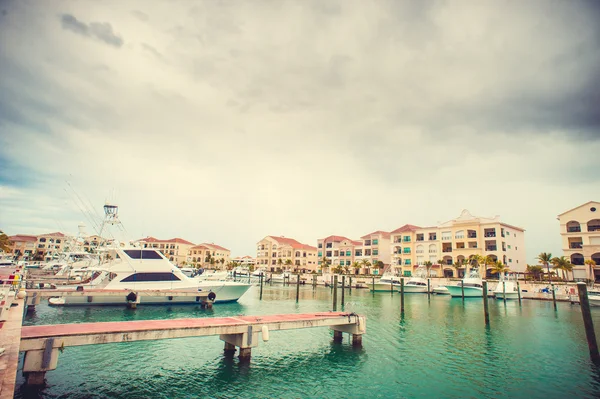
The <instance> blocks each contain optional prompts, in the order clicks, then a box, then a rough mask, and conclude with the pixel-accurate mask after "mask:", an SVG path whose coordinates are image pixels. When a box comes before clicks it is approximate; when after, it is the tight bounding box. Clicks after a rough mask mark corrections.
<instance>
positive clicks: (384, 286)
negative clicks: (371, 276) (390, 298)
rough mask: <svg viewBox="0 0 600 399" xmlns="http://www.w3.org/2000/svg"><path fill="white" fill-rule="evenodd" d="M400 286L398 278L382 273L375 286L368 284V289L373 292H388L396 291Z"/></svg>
mask: <svg viewBox="0 0 600 399" xmlns="http://www.w3.org/2000/svg"><path fill="white" fill-rule="evenodd" d="M399 286H400V276H396V275H394V274H392V273H383V275H382V276H381V279H380V280H379V281H377V282H375V284H370V285H369V288H370V290H371V291H375V292H386V291H387V292H390V291H396V290H398V287H399Z"/></svg>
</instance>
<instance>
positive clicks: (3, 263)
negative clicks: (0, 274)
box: [0, 253, 15, 267]
mask: <svg viewBox="0 0 600 399" xmlns="http://www.w3.org/2000/svg"><path fill="white" fill-rule="evenodd" d="M14 265H15V262H14V256H13V255H12V254H4V253H0V267H11V266H14Z"/></svg>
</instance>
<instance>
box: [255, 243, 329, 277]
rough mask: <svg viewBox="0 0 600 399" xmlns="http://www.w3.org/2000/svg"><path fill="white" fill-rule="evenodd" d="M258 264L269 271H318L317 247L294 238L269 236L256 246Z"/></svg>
mask: <svg viewBox="0 0 600 399" xmlns="http://www.w3.org/2000/svg"><path fill="white" fill-rule="evenodd" d="M256 266H257V267H264V268H266V269H267V270H268V271H272V272H274V271H277V269H279V270H289V271H297V270H300V271H302V272H303V273H304V272H307V271H308V272H310V271H316V270H317V267H318V257H317V248H316V247H313V246H310V245H307V244H302V243H300V242H298V241H296V240H294V239H293V238H285V237H275V236H267V237H265V238H263V239H262V240H260V241H259V242H258V244H257V248H256Z"/></svg>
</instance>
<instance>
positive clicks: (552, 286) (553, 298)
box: [550, 284, 587, 311]
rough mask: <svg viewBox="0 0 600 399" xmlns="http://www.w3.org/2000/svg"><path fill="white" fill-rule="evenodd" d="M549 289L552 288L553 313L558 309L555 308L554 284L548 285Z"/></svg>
mask: <svg viewBox="0 0 600 399" xmlns="http://www.w3.org/2000/svg"><path fill="white" fill-rule="evenodd" d="M550 287H551V288H552V302H553V303H554V311H557V310H558V308H557V307H556V292H555V291H554V284H550ZM586 292H587V291H586Z"/></svg>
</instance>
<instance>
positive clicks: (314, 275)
mask: <svg viewBox="0 0 600 399" xmlns="http://www.w3.org/2000/svg"><path fill="white" fill-rule="evenodd" d="M312 286H313V289H314V288H316V287H317V275H316V274H313V276H312Z"/></svg>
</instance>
